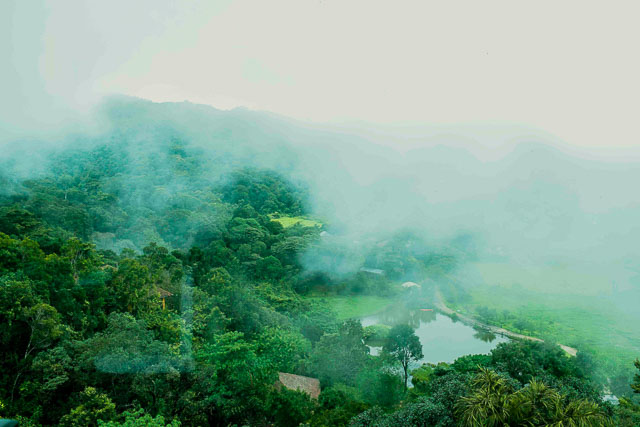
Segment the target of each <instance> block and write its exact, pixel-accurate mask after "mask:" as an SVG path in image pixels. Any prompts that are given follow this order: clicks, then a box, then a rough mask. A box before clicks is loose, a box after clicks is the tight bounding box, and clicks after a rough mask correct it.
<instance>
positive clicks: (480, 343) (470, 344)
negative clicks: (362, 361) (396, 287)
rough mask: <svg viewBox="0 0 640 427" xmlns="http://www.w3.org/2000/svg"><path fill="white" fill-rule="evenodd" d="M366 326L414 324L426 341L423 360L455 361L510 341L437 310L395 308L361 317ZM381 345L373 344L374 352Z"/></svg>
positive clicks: (414, 327) (372, 352)
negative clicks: (453, 318) (454, 319)
mask: <svg viewBox="0 0 640 427" xmlns="http://www.w3.org/2000/svg"><path fill="white" fill-rule="evenodd" d="M360 320H361V322H362V326H365V327H366V326H371V325H377V324H382V325H389V326H393V325H397V324H403V323H404V324H408V325H409V326H411V327H412V328H413V329H414V330H415V332H416V335H417V336H418V338H420V343H421V344H422V354H424V358H423V359H421V360H420V361H419V363H418V364H422V363H438V362H453V361H454V360H455V359H457V358H458V357H460V356H464V355H465V354H486V353H489V352H490V351H491V350H493V349H494V348H495V347H496V346H497V345H498V344H500V343H502V342H507V341H508V340H507V339H506V338H504V337H501V336H496V335H494V334H492V333H491V332H489V331H485V330H480V329H478V330H475V329H474V328H472V327H470V326H467V325H465V324H463V323H462V322H454V321H453V320H451V319H450V318H449V317H447V316H444V315H442V314H437V313H436V312H434V311H422V310H415V309H407V308H404V307H394V308H392V309H390V310H386V311H384V312H381V313H378V314H375V315H373V316H367V317H364V318H362V319H360ZM379 352H380V348H379V347H371V354H374V355H376V354H378V353H379Z"/></svg>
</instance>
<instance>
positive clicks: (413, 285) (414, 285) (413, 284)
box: [402, 282, 422, 288]
mask: <svg viewBox="0 0 640 427" xmlns="http://www.w3.org/2000/svg"><path fill="white" fill-rule="evenodd" d="M402 287H403V288H421V287H422V286H420V285H418V284H417V283H416V282H404V283H403V284H402Z"/></svg>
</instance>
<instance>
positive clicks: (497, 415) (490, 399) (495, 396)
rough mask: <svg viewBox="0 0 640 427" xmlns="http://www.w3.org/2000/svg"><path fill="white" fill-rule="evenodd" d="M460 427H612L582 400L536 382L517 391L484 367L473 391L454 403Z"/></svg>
mask: <svg viewBox="0 0 640 427" xmlns="http://www.w3.org/2000/svg"><path fill="white" fill-rule="evenodd" d="M457 412H458V415H459V417H460V422H461V425H463V426H470V427H471V426H504V425H527V426H547V425H551V426H564V425H569V426H585V427H587V426H589V427H596V426H598V427H600V426H608V425H611V420H610V419H609V418H608V417H607V416H606V414H605V413H604V411H603V410H602V408H601V407H600V406H599V405H598V404H596V403H594V402H591V401H588V400H585V399H578V400H571V399H569V398H567V396H564V395H562V394H560V393H559V392H558V391H556V390H554V389H552V388H550V387H548V386H546V385H545V384H543V383H542V382H540V381H537V380H535V379H533V380H531V382H530V383H529V384H527V385H526V386H525V387H523V388H521V389H520V390H517V391H514V389H513V386H512V385H511V384H510V382H509V381H508V379H507V378H506V377H504V376H503V375H500V374H498V373H496V372H495V371H492V370H490V369H487V368H480V372H479V373H478V374H477V375H476V376H475V377H474V379H473V381H472V392H471V394H469V395H468V396H465V397H464V398H462V399H461V400H460V401H459V402H458V404H457Z"/></svg>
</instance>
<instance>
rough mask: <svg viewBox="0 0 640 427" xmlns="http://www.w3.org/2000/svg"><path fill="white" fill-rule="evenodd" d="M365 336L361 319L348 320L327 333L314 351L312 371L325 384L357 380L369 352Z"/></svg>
mask: <svg viewBox="0 0 640 427" xmlns="http://www.w3.org/2000/svg"><path fill="white" fill-rule="evenodd" d="M362 336H363V330H362V325H361V324H360V321H358V320H347V321H346V322H344V323H343V324H342V325H340V328H339V329H338V332H337V333H335V334H325V335H323V336H322V338H321V339H320V341H319V342H318V343H317V344H316V346H315V348H314V350H313V354H312V355H311V373H312V374H313V375H316V376H318V378H320V381H321V382H322V383H323V384H324V385H332V384H334V383H344V384H348V385H353V384H355V379H356V377H357V375H358V373H359V372H360V371H361V370H362V368H363V367H364V366H365V364H366V362H367V356H368V354H369V347H367V346H366V345H365V344H364V343H363V339H362Z"/></svg>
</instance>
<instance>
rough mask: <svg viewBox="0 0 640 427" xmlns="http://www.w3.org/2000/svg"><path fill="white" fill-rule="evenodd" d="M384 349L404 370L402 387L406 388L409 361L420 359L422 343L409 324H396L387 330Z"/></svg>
mask: <svg viewBox="0 0 640 427" xmlns="http://www.w3.org/2000/svg"><path fill="white" fill-rule="evenodd" d="M383 349H384V351H385V352H386V353H388V354H389V355H391V356H392V357H393V358H394V359H395V360H397V361H398V362H400V364H401V365H402V370H403V372H404V389H405V390H407V379H408V378H409V363H411V361H412V360H415V361H418V360H420V359H422V344H420V339H419V338H418V337H417V336H416V334H415V333H414V331H413V329H412V328H411V326H409V325H396V326H394V327H393V328H391V330H390V331H389V335H388V336H387V340H386V342H385V344H384V348H383Z"/></svg>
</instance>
